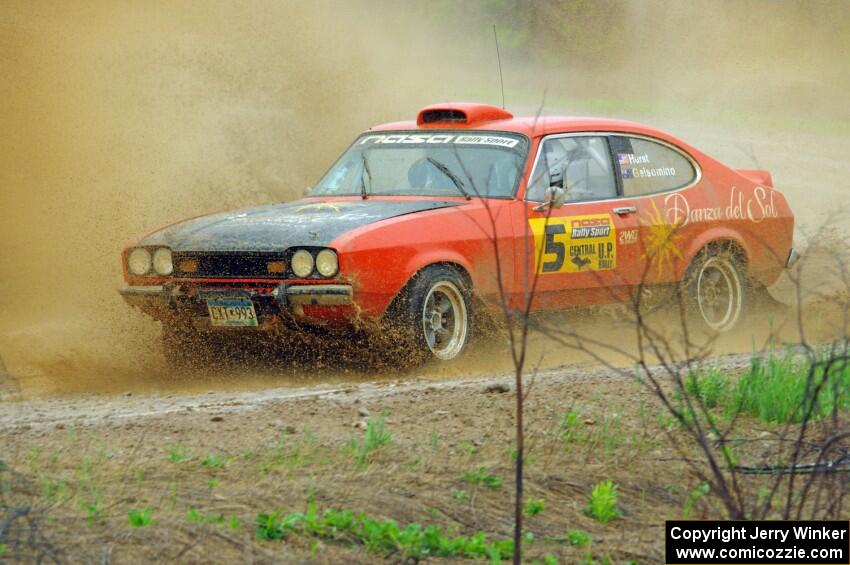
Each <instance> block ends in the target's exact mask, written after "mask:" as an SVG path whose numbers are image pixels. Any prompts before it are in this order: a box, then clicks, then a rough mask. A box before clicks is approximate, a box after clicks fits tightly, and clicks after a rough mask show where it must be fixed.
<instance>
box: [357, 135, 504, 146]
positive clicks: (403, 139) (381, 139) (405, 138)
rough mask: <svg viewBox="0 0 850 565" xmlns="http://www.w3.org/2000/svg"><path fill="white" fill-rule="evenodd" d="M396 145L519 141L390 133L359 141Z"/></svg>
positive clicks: (497, 137) (493, 143) (370, 136)
mask: <svg viewBox="0 0 850 565" xmlns="http://www.w3.org/2000/svg"><path fill="white" fill-rule="evenodd" d="M379 143H380V144H387V143H389V144H396V145H408V144H413V143H427V144H435V143H455V144H459V145H495V146H497V147H516V145H517V143H519V139H514V138H512V137H503V136H498V135H468V134H467V135H455V134H453V133H391V134H385V135H367V136H366V137H364V138H363V139H361V140H360V143H359V145H365V144H379Z"/></svg>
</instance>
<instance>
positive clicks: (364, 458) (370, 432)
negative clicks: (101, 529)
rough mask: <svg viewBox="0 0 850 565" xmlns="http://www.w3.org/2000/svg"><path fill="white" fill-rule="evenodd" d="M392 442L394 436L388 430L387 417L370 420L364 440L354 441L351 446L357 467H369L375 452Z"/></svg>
mask: <svg viewBox="0 0 850 565" xmlns="http://www.w3.org/2000/svg"><path fill="white" fill-rule="evenodd" d="M392 442H393V434H392V432H391V431H390V430H389V428H387V425H386V417H385V415H384V414H381V415H380V416H378V418H377V419H374V418H369V421H368V423H367V424H366V431H365V432H364V434H363V438H362V439H361V440H359V441H357V440H354V441H352V444H351V445H352V447H353V449H354V458H355V460H356V461H357V465H359V466H365V465H367V464H368V463H369V461H370V460H371V458H372V454H373V453H374V452H375V451H378V450H379V449H382V448H384V447H386V446H388V445H390V444H391V443H392Z"/></svg>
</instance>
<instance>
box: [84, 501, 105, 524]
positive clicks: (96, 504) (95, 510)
mask: <svg viewBox="0 0 850 565" xmlns="http://www.w3.org/2000/svg"><path fill="white" fill-rule="evenodd" d="M83 510H85V511H86V522H88V524H89V526H92V525H94V524H99V523H101V522H103V520H104V515H103V511H102V510H101V508H100V497H99V496H98V497H96V498H95V499H94V500H93V501H92V502H87V503H84V504H83Z"/></svg>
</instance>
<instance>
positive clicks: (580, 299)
mask: <svg viewBox="0 0 850 565" xmlns="http://www.w3.org/2000/svg"><path fill="white" fill-rule="evenodd" d="M551 186H557V187H561V188H563V189H564V190H565V192H566V202H565V204H564V205H563V206H561V207H560V208H550V207H549V206H547V205H545V204H543V201H544V199H545V192H546V189H547V188H549V187H551ZM525 205H526V218H527V222H528V230H529V232H530V235H531V237H530V238H529V239H530V240H531V241H530V242H529V245H528V248H529V250H530V252H529V257H528V262H527V264H525V265H524V268H525V270H526V276H527V277H528V276H530V277H531V279H532V282H533V284H534V289H535V295H536V298H535V302H536V307H537V308H543V309H547V308H562V307H570V306H579V305H583V304H598V303H605V302H612V301H617V300H623V299H625V298H627V297H628V294H629V290H630V287H631V286H633V285H634V284H635V283H636V282H638V281H639V280H640V277H641V275H642V272H643V266H644V260H643V255H642V253H641V250H640V244H639V242H640V238H639V227H640V226H639V219H638V215H637V207H636V205H635V202H634V201H633V200H631V199H629V198H625V197H623V195H622V182H621V180H620V177H619V169H618V168H616V167H615V161H614V154H613V152H612V151H611V146H610V143H609V139H608V136H607V135H605V134H602V133H572V134H557V135H551V136H547V137H546V138H544V139H543V140H541V142H540V144H539V147H538V154H537V158H536V161H535V164H534V168H533V170H532V173H531V176H530V179H529V184H528V188H527V191H526V203H525ZM535 279H536V280H535Z"/></svg>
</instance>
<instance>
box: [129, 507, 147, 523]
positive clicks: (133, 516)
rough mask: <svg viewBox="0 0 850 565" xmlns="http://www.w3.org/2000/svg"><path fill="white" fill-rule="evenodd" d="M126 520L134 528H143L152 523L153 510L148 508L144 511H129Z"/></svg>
mask: <svg viewBox="0 0 850 565" xmlns="http://www.w3.org/2000/svg"><path fill="white" fill-rule="evenodd" d="M127 520H128V521H129V522H130V525H131V526H133V527H134V528H145V527H147V526H150V525H151V524H152V523H153V508H151V507H150V506H148V507H147V508H145V509H144V510H130V512H128V513H127Z"/></svg>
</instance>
